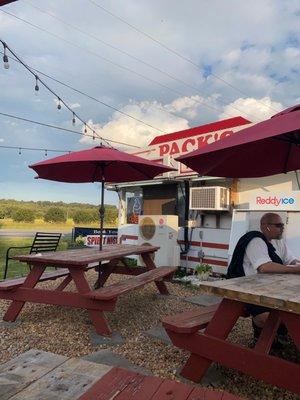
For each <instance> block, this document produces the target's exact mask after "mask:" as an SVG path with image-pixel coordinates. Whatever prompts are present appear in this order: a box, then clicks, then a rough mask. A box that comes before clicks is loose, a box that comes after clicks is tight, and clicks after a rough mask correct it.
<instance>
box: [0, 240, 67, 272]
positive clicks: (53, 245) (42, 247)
mask: <svg viewBox="0 0 300 400" xmlns="http://www.w3.org/2000/svg"><path fill="white" fill-rule="evenodd" d="M60 238H61V233H53V232H36V234H35V237H34V239H33V242H32V244H31V245H30V246H12V247H9V248H8V249H7V251H6V257H5V268H4V274H3V279H6V277H7V271H8V263H9V260H11V259H12V258H13V257H12V256H11V255H10V252H11V250H15V249H18V250H21V249H29V254H34V253H43V252H45V251H56V249H57V246H58V244H59V241H60Z"/></svg>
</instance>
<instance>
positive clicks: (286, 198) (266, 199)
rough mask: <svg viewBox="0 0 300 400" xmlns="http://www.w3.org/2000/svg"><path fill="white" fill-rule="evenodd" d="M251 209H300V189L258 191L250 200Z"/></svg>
mask: <svg viewBox="0 0 300 400" xmlns="http://www.w3.org/2000/svg"><path fill="white" fill-rule="evenodd" d="M249 208H250V209H251V210H278V211H280V210H293V211H300V190H299V191H293V192H276V193H274V192H260V193H258V192H256V193H255V194H253V195H252V196H251V198H250V201H249Z"/></svg>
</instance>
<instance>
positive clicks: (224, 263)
mask: <svg viewBox="0 0 300 400" xmlns="http://www.w3.org/2000/svg"><path fill="white" fill-rule="evenodd" d="M180 259H181V260H185V261H186V257H185V256H180ZM187 261H194V262H205V263H207V264H212V265H218V266H219V267H227V266H228V263H227V261H221V260H212V259H211V258H200V257H191V256H188V258H187Z"/></svg>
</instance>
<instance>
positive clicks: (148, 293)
mask: <svg viewBox="0 0 300 400" xmlns="http://www.w3.org/2000/svg"><path fill="white" fill-rule="evenodd" d="M89 279H90V282H91V283H92V282H94V281H95V273H94V272H90V273H89ZM119 279H124V278H121V277H119V276H114V277H112V278H110V282H114V281H117V280H119ZM125 279H126V278H125ZM57 284H58V282H46V283H43V284H41V285H42V286H43V287H50V286H53V285H55V286H56V285H57ZM167 285H168V288H169V291H170V293H171V294H172V295H171V296H157V293H158V292H157V290H156V288H155V285H154V284H153V285H152V284H151V285H147V286H145V287H144V288H143V289H142V290H138V291H134V292H131V293H128V294H126V295H124V296H122V297H120V299H119V301H118V305H117V308H116V310H115V312H113V313H108V314H107V317H108V320H109V323H110V326H111V328H112V329H113V330H114V331H118V332H120V334H121V335H122V336H123V338H124V339H125V341H124V343H123V344H122V345H119V346H113V347H111V350H112V351H114V352H115V353H118V354H120V355H122V356H124V357H126V358H127V359H129V360H130V361H131V362H133V363H135V364H136V365H139V366H141V367H144V368H146V369H148V370H151V371H152V373H153V374H154V375H157V376H160V377H166V378H172V379H177V380H179V378H178V377H176V376H175V371H176V369H177V368H178V367H179V366H181V365H182V364H183V363H184V361H185V360H186V359H187V356H188V354H187V353H185V352H184V351H181V350H179V349H177V348H176V347H174V346H172V345H171V346H170V345H166V344H164V343H162V342H160V341H158V340H154V339H152V338H149V337H148V336H146V335H145V334H144V333H143V332H144V331H145V330H148V329H150V328H151V327H154V326H155V325H157V324H158V323H159V321H160V318H161V317H163V316H164V315H170V314H175V313H178V312H180V311H184V310H187V309H193V308H195V307H197V306H195V305H192V304H190V303H187V302H185V301H183V300H182V298H184V297H190V296H191V295H196V294H199V289H198V288H192V287H188V286H184V285H182V284H178V283H167ZM70 287H71V288H72V286H70ZM7 304H8V302H7V301H5V300H0V313H1V315H0V316H1V318H2V316H3V314H4V312H5V310H6V308H7ZM18 321H20V323H19V324H16V325H15V327H9V328H7V327H4V326H1V327H0V363H3V362H6V361H7V360H9V359H10V358H12V357H15V356H17V355H19V354H21V353H23V352H25V351H27V350H29V349H31V348H36V349H41V350H45V351H51V352H53V353H56V354H61V355H65V356H69V357H80V356H83V355H86V354H90V353H93V352H95V351H97V350H99V349H100V348H108V347H109V346H107V345H103V346H98V347H95V346H92V345H91V343H90V340H89V330H90V329H91V322H90V319H89V316H88V314H87V312H86V311H83V310H78V309H70V308H62V307H56V306H44V305H40V304H29V303H27V304H26V305H25V307H24V308H23V310H22V312H21V314H20V315H19V317H18ZM251 339H252V332H251V324H250V320H249V319H240V320H239V322H238V324H237V325H236V327H235V329H234V330H233V332H232V333H231V340H232V341H234V342H236V343H240V344H248V343H250V341H251ZM282 355H283V356H284V357H285V358H287V359H290V360H294V361H296V362H300V358H299V354H298V353H297V349H296V347H295V346H294V345H293V344H291V346H290V348H289V349H288V350H286V352H285V353H284V354H282ZM219 368H220V370H221V372H222V374H223V375H224V378H225V379H224V383H223V384H222V385H221V386H220V389H223V390H227V391H229V392H232V393H234V394H237V395H240V396H245V397H247V398H248V399H257V400H267V399H268V400H271V399H272V400H273V399H280V400H288V399H289V400H296V399H299V398H300V397H299V396H296V395H293V394H292V393H290V392H287V391H284V390H281V389H277V388H275V387H272V386H270V385H267V384H264V383H262V382H261V381H256V380H254V379H252V378H250V377H248V376H246V375H243V374H240V373H238V372H235V371H232V370H230V369H228V368H223V367H219ZM295 379H296V377H295Z"/></svg>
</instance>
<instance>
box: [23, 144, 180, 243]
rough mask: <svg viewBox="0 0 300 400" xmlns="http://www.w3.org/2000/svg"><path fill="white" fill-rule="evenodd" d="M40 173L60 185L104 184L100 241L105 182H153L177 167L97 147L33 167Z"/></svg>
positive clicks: (101, 226)
mask: <svg viewBox="0 0 300 400" xmlns="http://www.w3.org/2000/svg"><path fill="white" fill-rule="evenodd" d="M29 167H30V168H32V169H33V170H34V171H35V172H37V173H38V178H42V179H48V180H52V181H58V182H70V183H84V182H101V183H102V185H101V206H100V209H99V212H100V235H99V236H100V241H99V249H100V250H102V232H103V222H104V211H105V210H104V183H105V182H107V181H108V182H133V181H141V180H147V179H153V178H154V177H155V176H156V175H159V174H161V173H164V172H168V171H174V168H170V167H166V166H165V165H162V164H158V163H155V162H154V161H149V160H146V159H144V158H142V157H137V156H135V155H132V154H128V153H125V152H122V151H119V150H116V149H113V148H109V147H105V146H97V147H93V148H91V149H87V150H82V151H75V152H72V153H68V154H65V155H62V156H59V157H54V158H50V159H49V160H45V161H41V162H39V163H36V164H33V165H30V166H29Z"/></svg>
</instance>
